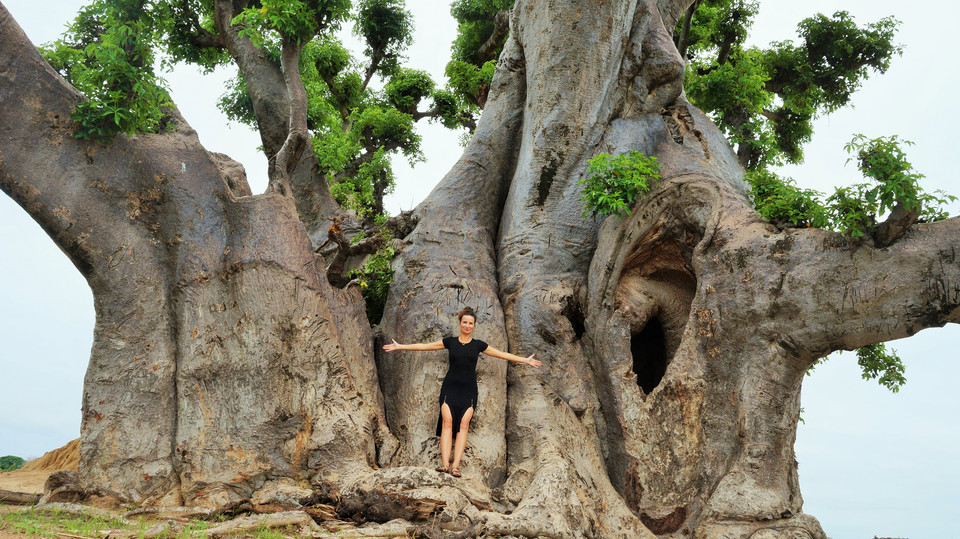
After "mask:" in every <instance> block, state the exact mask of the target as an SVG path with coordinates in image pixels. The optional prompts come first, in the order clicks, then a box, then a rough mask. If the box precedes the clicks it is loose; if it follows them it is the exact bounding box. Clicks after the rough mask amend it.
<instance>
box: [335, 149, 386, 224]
mask: <svg viewBox="0 0 960 539" xmlns="http://www.w3.org/2000/svg"><path fill="white" fill-rule="evenodd" d="M394 186H395V178H394V175H393V169H392V168H391V167H390V160H389V158H388V157H387V156H386V152H385V151H384V150H383V149H380V150H377V151H376V152H375V153H374V155H373V156H372V157H371V159H370V161H369V162H365V163H363V164H361V165H360V166H359V167H358V168H357V171H356V173H355V174H352V175H348V176H344V177H343V178H342V179H341V180H339V181H336V182H334V183H332V184H331V185H330V192H331V194H332V195H333V197H334V198H335V199H336V200H337V202H339V203H340V205H341V206H343V207H344V208H345V209H348V210H353V211H355V212H356V213H357V215H358V216H360V217H361V218H363V219H366V220H371V219H376V218H378V217H383V215H382V212H378V211H377V203H378V202H377V198H376V197H377V195H376V191H377V189H380V190H381V196H382V195H387V194H390V193H391V192H393V188H394Z"/></svg>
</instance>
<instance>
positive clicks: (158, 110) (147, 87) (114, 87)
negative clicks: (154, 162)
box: [41, 0, 171, 142]
mask: <svg viewBox="0 0 960 539" xmlns="http://www.w3.org/2000/svg"><path fill="white" fill-rule="evenodd" d="M154 15H155V14H154V13H152V12H151V11H150V9H149V5H148V4H147V3H146V2H144V1H138V0H112V1H109V0H99V1H95V2H93V3H91V4H90V5H88V6H86V7H84V8H83V9H82V10H81V11H80V13H79V14H78V15H77V18H76V20H75V21H74V22H73V24H71V25H70V26H69V27H68V29H67V32H66V34H65V35H64V38H63V39H61V40H59V41H56V42H55V43H53V44H51V45H48V46H46V47H44V48H42V49H41V52H42V53H43V55H44V57H45V58H46V59H47V61H48V62H49V63H50V65H51V66H53V68H54V69H56V70H57V71H58V72H59V73H60V74H61V75H63V77H64V78H66V79H67V81H69V82H70V83H71V84H73V85H74V87H76V88H77V89H78V90H80V91H81V92H83V93H84V95H86V97H87V100H85V101H83V102H81V103H80V104H79V105H78V106H77V110H76V111H75V112H74V115H73V119H74V121H75V122H76V124H77V129H76V137H77V138H82V139H92V140H95V141H98V142H108V141H109V140H110V139H112V138H113V136H114V135H116V134H118V133H126V134H128V135H130V134H134V133H138V132H151V133H155V132H158V131H159V130H160V129H161V128H162V127H163V119H164V112H163V109H164V108H165V107H168V106H170V105H171V103H170V96H169V94H168V93H167V90H166V89H165V88H164V84H165V83H164V82H163V80H162V79H160V78H159V77H158V76H157V75H156V74H155V73H154V71H153V63H154V54H153V49H152V47H153V45H154V44H155V42H156V40H157V39H158V34H157V32H156V30H155V28H154V26H153V24H152V22H151V21H152V20H153V17H154Z"/></svg>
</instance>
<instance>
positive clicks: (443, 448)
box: [440, 403, 453, 470]
mask: <svg viewBox="0 0 960 539" xmlns="http://www.w3.org/2000/svg"><path fill="white" fill-rule="evenodd" d="M440 417H441V418H442V420H443V422H442V425H441V426H440V459H441V462H440V466H441V467H443V468H447V469H448V470H449V469H450V446H451V445H453V413H451V412H450V407H449V406H447V403H443V406H441V407H440Z"/></svg>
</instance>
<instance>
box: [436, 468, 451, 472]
mask: <svg viewBox="0 0 960 539" xmlns="http://www.w3.org/2000/svg"><path fill="white" fill-rule="evenodd" d="M437 471H438V472H440V473H450V469H449V468H447V467H446V466H437Z"/></svg>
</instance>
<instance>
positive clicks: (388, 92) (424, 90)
mask: <svg viewBox="0 0 960 539" xmlns="http://www.w3.org/2000/svg"><path fill="white" fill-rule="evenodd" d="M433 87H434V83H433V79H431V78H430V75H429V74H428V73H427V72H426V71H418V70H415V69H399V70H397V71H396V72H395V73H394V75H393V77H391V78H390V81H389V82H387V84H386V86H385V87H384V88H383V93H384V95H385V96H386V98H387V102H389V103H390V105H392V106H393V107H394V108H396V109H397V110H399V111H402V112H404V113H406V114H413V113H414V112H416V110H417V105H418V104H420V100H421V99H423V98H424V97H427V96H429V95H430V94H431V93H432V92H433Z"/></svg>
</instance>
